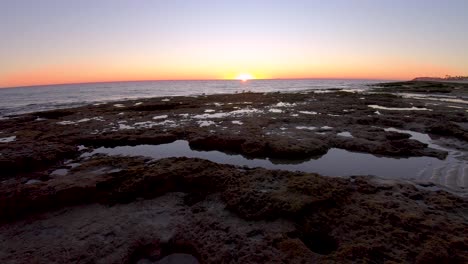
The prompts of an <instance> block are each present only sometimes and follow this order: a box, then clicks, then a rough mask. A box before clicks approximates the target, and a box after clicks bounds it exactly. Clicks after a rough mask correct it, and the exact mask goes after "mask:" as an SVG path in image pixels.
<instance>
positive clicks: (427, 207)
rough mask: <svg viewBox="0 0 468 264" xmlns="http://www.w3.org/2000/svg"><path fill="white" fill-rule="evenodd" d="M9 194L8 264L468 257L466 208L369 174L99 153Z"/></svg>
mask: <svg viewBox="0 0 468 264" xmlns="http://www.w3.org/2000/svg"><path fill="white" fill-rule="evenodd" d="M421 188H422V187H421ZM1 195H2V196H1V203H0V205H1V208H0V210H1V211H0V213H1V215H2V216H8V218H6V219H5V218H3V220H7V222H5V223H4V224H3V225H2V226H1V227H0V240H1V241H2V249H1V250H0V260H1V262H2V263H9V262H10V263H15V261H16V263H24V262H27V261H28V260H30V259H35V260H36V261H37V262H61V263H63V262H76V261H78V262H98V263H122V262H127V263H131V262H134V263H136V262H137V261H139V260H141V259H145V260H146V261H157V260H160V259H162V258H163V257H164V256H167V255H169V254H172V253H185V254H190V255H192V256H194V257H195V258H196V259H197V260H198V261H200V263H225V262H229V263H239V262H245V263H267V262H269V263H304V262H305V263H311V262H314V261H318V262H328V261H338V262H342V263H345V262H368V261H370V262H385V261H394V262H398V263H401V262H416V263H427V262H426V261H428V260H429V262H433V263H444V262H446V263H466V261H468V238H467V237H466V234H467V233H468V224H467V216H468V215H467V213H468V202H467V201H466V200H464V199H462V198H460V197H456V196H453V195H451V194H448V193H446V192H443V191H438V192H434V191H425V190H421V189H418V188H416V187H415V186H414V185H410V184H404V183H393V182H392V183H387V182H381V181H379V180H378V179H377V180H374V179H373V178H372V177H371V178H369V177H362V176H356V177H351V178H330V177H323V176H320V175H316V174H304V173H294V172H286V171H270V170H265V169H260V168H259V169H245V168H240V167H235V166H229V165H221V164H216V163H212V162H209V161H205V160H200V159H187V158H170V159H162V160H158V161H151V160H148V159H144V158H123V157H122V158H120V157H106V156H101V157H94V158H91V159H89V160H87V161H83V162H82V164H81V165H80V166H78V167H75V168H73V169H71V170H70V172H69V174H67V175H65V176H55V177H52V178H50V179H48V180H43V181H41V182H35V183H34V184H24V183H20V182H18V181H17V180H16V181H15V180H13V179H11V180H9V181H8V182H7V183H5V182H3V183H2V185H1ZM12 260H15V261H12Z"/></svg>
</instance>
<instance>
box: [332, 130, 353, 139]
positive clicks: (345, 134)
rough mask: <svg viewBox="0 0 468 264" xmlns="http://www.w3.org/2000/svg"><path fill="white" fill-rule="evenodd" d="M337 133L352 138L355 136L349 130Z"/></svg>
mask: <svg viewBox="0 0 468 264" xmlns="http://www.w3.org/2000/svg"><path fill="white" fill-rule="evenodd" d="M336 135H338V136H340V137H348V138H352V137H353V135H351V133H349V132H347V131H344V132H340V133H338V134H336Z"/></svg>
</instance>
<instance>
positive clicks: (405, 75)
mask: <svg viewBox="0 0 468 264" xmlns="http://www.w3.org/2000/svg"><path fill="white" fill-rule="evenodd" d="M123 60H124V61H126V62H128V63H127V65H122V64H119V63H117V62H116V61H117V60H116V59H114V60H110V59H109V58H108V59H107V60H102V61H108V63H103V62H101V63H97V62H96V63H93V62H82V63H77V64H61V65H60V64H57V65H48V66H43V67H40V68H39V67H38V68H36V69H34V68H33V69H28V70H21V71H19V70H18V71H14V72H11V71H10V72H9V74H6V75H3V76H0V87H17V86H33V85H49V84H64V83H92V82H113V81H144V80H219V79H221V80H249V79H306V78H311V79H314V78H317V79H327V78H330V79H380V80H408V79H412V78H414V77H418V76H445V74H447V73H451V74H453V75H455V74H457V72H456V71H454V69H451V68H446V67H445V68H444V67H439V66H435V65H422V64H419V63H410V62H407V61H385V62H382V63H370V62H369V61H362V60H359V59H357V58H356V59H354V60H350V61H347V62H343V61H341V63H340V62H339V61H330V62H328V63H318V62H309V61H306V60H304V59H302V60H291V61H289V62H288V61H281V62H278V63H276V64H274V63H269V62H268V61H265V60H259V61H258V62H255V61H252V60H249V61H247V62H248V64H249V67H247V68H248V69H246V67H244V66H243V65H242V62H237V63H226V65H227V66H224V67H223V63H222V62H220V61H207V62H206V63H205V64H202V65H199V64H198V63H199V62H198V60H196V58H192V59H191V60H187V61H186V62H185V63H184V64H182V63H177V61H178V60H174V59H173V60H170V59H167V60H165V61H162V62H160V63H159V64H156V63H155V64H152V63H151V62H149V61H143V60H135V59H134V60H133V61H132V60H131V58H124V59H123ZM166 61H167V63H166ZM310 61H312V60H310ZM239 69H246V70H245V71H243V70H242V71H239ZM454 73H455V74H454ZM460 74H462V73H460Z"/></svg>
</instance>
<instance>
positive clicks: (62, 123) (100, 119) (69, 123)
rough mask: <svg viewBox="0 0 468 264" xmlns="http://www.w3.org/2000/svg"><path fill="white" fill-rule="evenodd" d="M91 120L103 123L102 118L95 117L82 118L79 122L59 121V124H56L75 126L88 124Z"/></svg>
mask: <svg viewBox="0 0 468 264" xmlns="http://www.w3.org/2000/svg"><path fill="white" fill-rule="evenodd" d="M91 120H95V121H105V120H104V119H103V118H102V116H96V117H92V118H83V119H80V120H77V121H69V120H65V121H60V122H57V124H59V125H75V124H78V123H84V122H89V121H91Z"/></svg>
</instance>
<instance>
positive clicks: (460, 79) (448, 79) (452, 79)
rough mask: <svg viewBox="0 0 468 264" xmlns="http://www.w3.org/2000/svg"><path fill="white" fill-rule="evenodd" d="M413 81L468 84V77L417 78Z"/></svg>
mask: <svg viewBox="0 0 468 264" xmlns="http://www.w3.org/2000/svg"><path fill="white" fill-rule="evenodd" d="M413 81H433V82H468V76H450V75H445V77H443V78H441V77H417V78H414V79H413Z"/></svg>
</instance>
